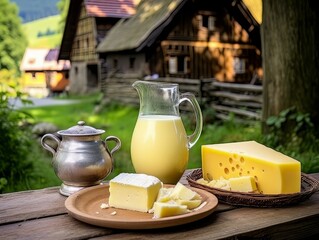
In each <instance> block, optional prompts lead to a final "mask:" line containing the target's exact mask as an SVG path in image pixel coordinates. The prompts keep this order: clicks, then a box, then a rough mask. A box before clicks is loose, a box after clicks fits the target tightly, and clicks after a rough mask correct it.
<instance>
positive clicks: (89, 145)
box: [41, 121, 121, 196]
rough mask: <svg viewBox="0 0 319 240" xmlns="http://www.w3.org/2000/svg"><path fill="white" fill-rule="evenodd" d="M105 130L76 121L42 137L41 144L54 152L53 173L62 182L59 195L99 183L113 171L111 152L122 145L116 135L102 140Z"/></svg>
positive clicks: (69, 193) (67, 194)
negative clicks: (76, 122) (71, 125)
mask: <svg viewBox="0 0 319 240" xmlns="http://www.w3.org/2000/svg"><path fill="white" fill-rule="evenodd" d="M104 132H105V131H104V130H101V129H95V128H93V127H90V126H85V122H84V121H79V122H78V124H77V125H76V126H73V127H71V128H69V129H67V130H61V131H58V132H57V134H58V135H54V134H51V133H49V134H45V135H44V136H43V137H42V139H41V145H42V146H43V148H45V149H46V150H48V151H50V152H51V153H52V154H53V159H52V165H53V168H54V171H55V174H56V175H57V176H58V177H59V178H60V179H61V180H62V182H63V183H62V185H61V187H60V193H61V194H62V195H65V196H69V195H71V194H72V193H74V192H76V191H78V190H80V189H82V188H84V187H89V186H94V185H97V184H100V183H101V182H102V181H103V179H104V178H105V177H107V176H108V175H109V174H110V173H111V172H112V171H113V168H114V159H113V156H112V155H113V153H114V152H116V151H117V150H118V149H119V148H120V147H121V141H120V139H119V138H117V137H115V136H108V137H107V138H106V139H105V140H104V141H102V140H101V137H100V136H101V135H102V134H103V133H104ZM59 135H60V136H61V137H62V140H61V138H60V137H58V136H59ZM52 140H53V141H52ZM107 141H115V142H116V145H115V146H114V147H113V149H111V150H109V148H108V146H107V144H106V142H107Z"/></svg>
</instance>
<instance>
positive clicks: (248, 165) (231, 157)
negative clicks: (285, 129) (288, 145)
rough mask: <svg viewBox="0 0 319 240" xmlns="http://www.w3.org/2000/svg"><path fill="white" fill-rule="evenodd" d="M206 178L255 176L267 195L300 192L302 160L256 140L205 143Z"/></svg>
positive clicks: (203, 153)
mask: <svg viewBox="0 0 319 240" xmlns="http://www.w3.org/2000/svg"><path fill="white" fill-rule="evenodd" d="M202 171H203V178H204V179H205V180H213V179H219V178H220V177H223V178H225V179H229V178H232V177H241V176H252V177H253V178H254V179H255V182H256V184H257V187H258V189H259V191H260V192H261V193H264V194H287V193H296V192H300V189H301V165H300V162H299V161H297V160H295V159H293V158H291V157H288V156H286V155H284V154H282V153H280V152H277V151H275V150H273V149H271V148H268V147H266V146H264V145H262V144H260V143H257V142H255V141H246V142H235V143H224V144H211V145H202Z"/></svg>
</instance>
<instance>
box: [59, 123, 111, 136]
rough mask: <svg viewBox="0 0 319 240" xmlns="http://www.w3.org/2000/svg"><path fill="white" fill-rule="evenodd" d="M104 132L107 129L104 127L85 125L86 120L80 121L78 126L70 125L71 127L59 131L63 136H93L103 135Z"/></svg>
mask: <svg viewBox="0 0 319 240" xmlns="http://www.w3.org/2000/svg"><path fill="white" fill-rule="evenodd" d="M103 133H105V131H104V130H102V129H96V128H94V127H90V126H85V122H84V121H79V122H78V124H77V125H76V126H73V127H70V128H69V129H66V130H61V131H58V134H60V135H62V136H92V135H101V134H103Z"/></svg>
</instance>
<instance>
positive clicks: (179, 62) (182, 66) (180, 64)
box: [168, 55, 190, 74]
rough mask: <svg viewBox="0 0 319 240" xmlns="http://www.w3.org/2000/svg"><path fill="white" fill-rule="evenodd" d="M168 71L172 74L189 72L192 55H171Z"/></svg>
mask: <svg viewBox="0 0 319 240" xmlns="http://www.w3.org/2000/svg"><path fill="white" fill-rule="evenodd" d="M168 72H169V73H170V74H177V73H185V74H186V73H189V72H190V57H189V56H183V55H181V56H171V57H169V60H168Z"/></svg>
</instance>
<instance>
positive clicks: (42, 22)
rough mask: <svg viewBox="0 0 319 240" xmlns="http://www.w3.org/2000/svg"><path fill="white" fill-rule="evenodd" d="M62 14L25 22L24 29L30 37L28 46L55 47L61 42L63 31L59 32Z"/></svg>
mask: <svg viewBox="0 0 319 240" xmlns="http://www.w3.org/2000/svg"><path fill="white" fill-rule="evenodd" d="M59 21H60V15H55V16H50V17H46V18H41V19H38V20H35V21H32V22H28V23H25V24H23V29H24V30H25V34H26V36H27V38H28V41H29V45H28V47H32V48H55V47H59V46H60V44H61V39H62V33H58V31H57V30H58V24H59Z"/></svg>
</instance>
